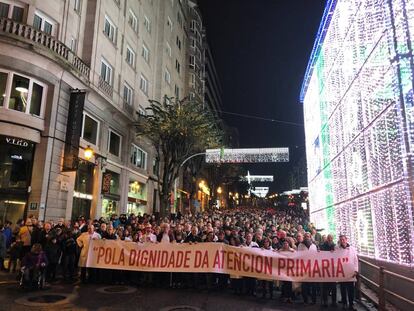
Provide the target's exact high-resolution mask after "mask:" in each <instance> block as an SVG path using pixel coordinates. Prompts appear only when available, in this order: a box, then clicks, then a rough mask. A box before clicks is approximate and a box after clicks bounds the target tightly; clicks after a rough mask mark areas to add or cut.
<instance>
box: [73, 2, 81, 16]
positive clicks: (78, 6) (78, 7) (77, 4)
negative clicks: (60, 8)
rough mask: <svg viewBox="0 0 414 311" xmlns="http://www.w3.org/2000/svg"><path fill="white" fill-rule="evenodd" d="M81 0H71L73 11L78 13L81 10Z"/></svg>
mask: <svg viewBox="0 0 414 311" xmlns="http://www.w3.org/2000/svg"><path fill="white" fill-rule="evenodd" d="M81 1H82V0H73V9H74V10H75V12H78V13H80V11H81Z"/></svg>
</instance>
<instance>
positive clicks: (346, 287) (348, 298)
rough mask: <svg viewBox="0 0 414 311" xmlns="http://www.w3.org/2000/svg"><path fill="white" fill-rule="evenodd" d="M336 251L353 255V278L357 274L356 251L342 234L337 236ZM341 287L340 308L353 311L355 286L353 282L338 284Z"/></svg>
mask: <svg viewBox="0 0 414 311" xmlns="http://www.w3.org/2000/svg"><path fill="white" fill-rule="evenodd" d="M337 249H346V250H348V251H349V252H351V253H353V254H354V256H353V257H352V261H353V265H354V271H355V273H354V276H356V275H357V274H358V268H359V267H358V256H357V252H356V250H355V249H354V248H353V247H352V246H350V245H349V244H348V238H347V236H346V235H344V234H342V235H340V236H339V245H338V246H337ZM339 285H340V287H341V297H342V306H343V309H346V308H347V307H348V309H349V310H355V309H354V291H355V286H354V282H341V283H339Z"/></svg>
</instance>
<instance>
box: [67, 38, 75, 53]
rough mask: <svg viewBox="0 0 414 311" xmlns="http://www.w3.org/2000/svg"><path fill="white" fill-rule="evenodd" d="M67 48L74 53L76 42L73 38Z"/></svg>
mask: <svg viewBox="0 0 414 311" xmlns="http://www.w3.org/2000/svg"><path fill="white" fill-rule="evenodd" d="M69 48H70V49H71V50H72V51H73V52H75V53H76V48H77V40H76V39H75V38H74V37H71V38H70V41H69Z"/></svg>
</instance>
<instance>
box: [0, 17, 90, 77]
mask: <svg viewBox="0 0 414 311" xmlns="http://www.w3.org/2000/svg"><path fill="white" fill-rule="evenodd" d="M0 37H7V38H10V39H13V40H15V41H17V42H18V43H19V42H21V43H26V44H29V46H28V47H29V48H31V49H32V50H35V51H36V52H38V53H39V54H41V55H43V56H46V57H49V58H52V59H53V60H54V61H56V62H58V63H59V64H62V63H63V64H65V65H67V67H68V69H69V70H71V71H73V72H74V73H76V74H77V75H78V76H80V77H81V78H83V79H85V80H86V81H87V82H89V73H90V68H89V66H88V65H87V64H85V63H84V62H83V61H82V60H81V59H80V58H79V57H78V56H76V54H75V53H74V52H73V51H72V50H71V49H70V48H69V47H67V46H66V45H65V44H63V43H62V42H60V41H59V40H57V39H56V38H54V37H53V36H51V35H48V34H47V33H45V32H43V31H40V30H37V29H35V28H34V27H33V26H30V25H27V24H24V23H20V22H16V21H14V20H11V19H8V18H4V17H2V18H0Z"/></svg>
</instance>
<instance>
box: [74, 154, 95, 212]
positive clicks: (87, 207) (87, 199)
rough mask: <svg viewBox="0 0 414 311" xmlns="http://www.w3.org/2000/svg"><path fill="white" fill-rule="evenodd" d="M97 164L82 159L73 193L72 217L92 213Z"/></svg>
mask: <svg viewBox="0 0 414 311" xmlns="http://www.w3.org/2000/svg"><path fill="white" fill-rule="evenodd" d="M94 169H95V166H94V165H93V164H92V163H89V162H86V161H81V162H80V163H79V168H78V170H77V172H76V179H75V191H74V193H73V207H72V219H76V218H78V217H79V216H84V217H85V218H89V217H90V214H91V203H92V199H93V196H92V192H93V174H94Z"/></svg>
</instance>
